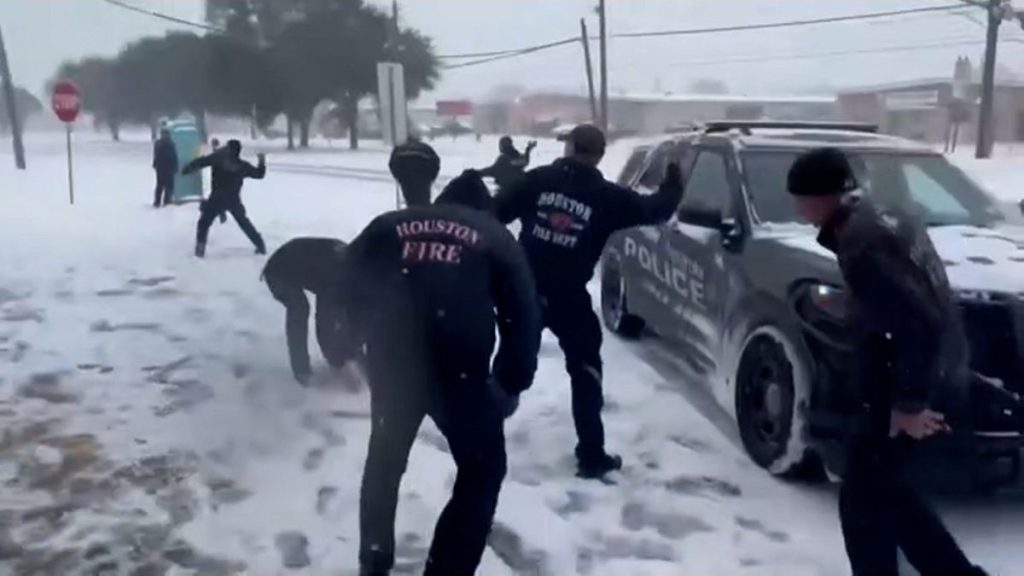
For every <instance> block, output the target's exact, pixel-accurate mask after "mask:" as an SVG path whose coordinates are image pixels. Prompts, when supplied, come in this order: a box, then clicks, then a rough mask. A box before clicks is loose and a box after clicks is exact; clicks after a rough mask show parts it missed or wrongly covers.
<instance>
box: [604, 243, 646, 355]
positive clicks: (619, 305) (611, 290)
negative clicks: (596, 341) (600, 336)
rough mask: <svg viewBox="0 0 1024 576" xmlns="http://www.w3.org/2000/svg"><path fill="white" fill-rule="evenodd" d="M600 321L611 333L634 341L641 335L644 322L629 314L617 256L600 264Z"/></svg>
mask: <svg viewBox="0 0 1024 576" xmlns="http://www.w3.org/2000/svg"><path fill="white" fill-rule="evenodd" d="M601 319H602V320H603V321H604V325H605V326H606V327H607V328H608V329H609V330H611V331H612V332H614V333H616V334H618V335H619V336H622V337H623V338H628V339H630V340H634V339H637V338H639V337H640V336H641V335H643V332H644V320H643V318H640V317H639V316H634V315H633V314H630V312H629V304H628V303H627V301H626V279H625V277H624V276H623V275H622V265H621V263H620V261H619V259H618V257H617V256H613V255H607V256H605V259H604V261H603V263H602V264H601Z"/></svg>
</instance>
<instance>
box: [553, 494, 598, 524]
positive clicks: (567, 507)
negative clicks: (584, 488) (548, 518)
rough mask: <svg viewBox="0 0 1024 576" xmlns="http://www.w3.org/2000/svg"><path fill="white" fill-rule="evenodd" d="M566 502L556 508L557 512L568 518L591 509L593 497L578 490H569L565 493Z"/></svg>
mask: <svg viewBox="0 0 1024 576" xmlns="http://www.w3.org/2000/svg"><path fill="white" fill-rule="evenodd" d="M565 498H566V499H565V502H564V503H562V504H561V505H559V506H557V507H555V508H554V511H555V514H558V515H559V516H561V517H562V518H568V517H569V516H572V515H573V514H579V513H582V512H586V511H587V510H590V506H591V503H592V500H593V499H592V498H591V497H590V496H589V495H587V494H585V493H583V492H578V491H576V490H568V491H566V493H565Z"/></svg>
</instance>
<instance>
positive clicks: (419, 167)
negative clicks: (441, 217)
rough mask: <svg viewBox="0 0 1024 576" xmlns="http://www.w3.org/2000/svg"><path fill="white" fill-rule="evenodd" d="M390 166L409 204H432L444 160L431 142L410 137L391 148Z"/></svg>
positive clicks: (406, 203) (407, 204)
mask: <svg viewBox="0 0 1024 576" xmlns="http://www.w3.org/2000/svg"><path fill="white" fill-rule="evenodd" d="M388 168H389V169H390V170H391V175H392V176H394V178H395V180H397V181H398V185H399V186H400V187H401V188H402V197H403V198H405V205H406V206H427V205H429V204H430V191H431V188H432V187H433V185H434V180H437V175H438V174H440V172H441V159H440V158H439V157H438V156H437V152H435V151H434V149H433V148H431V147H430V145H429V144H426V143H424V142H421V141H420V140H418V139H416V138H413V137H410V138H409V140H407V141H406V142H404V143H402V144H399V145H398V146H395V148H394V150H392V151H391V158H390V160H388Z"/></svg>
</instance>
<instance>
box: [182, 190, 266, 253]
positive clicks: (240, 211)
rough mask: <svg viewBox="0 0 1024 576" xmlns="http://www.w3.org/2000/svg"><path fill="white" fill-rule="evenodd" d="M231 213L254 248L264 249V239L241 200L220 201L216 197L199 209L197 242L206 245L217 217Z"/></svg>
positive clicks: (211, 197)
mask: <svg viewBox="0 0 1024 576" xmlns="http://www.w3.org/2000/svg"><path fill="white" fill-rule="evenodd" d="M224 212H230V213H231V217H232V218H234V219H235V222H236V223H237V224H238V227H239V228H241V229H242V232H244V233H245V235H246V237H247V238H249V241H250V242H252V244H253V246H255V247H256V248H259V249H261V250H262V249H263V248H264V245H263V237H262V236H260V233H259V232H257V231H256V227H255V226H253V225H252V221H250V220H249V217H248V216H246V214H245V205H244V204H242V201H241V200H232V201H224V200H220V199H218V198H217V197H216V196H210V198H209V199H207V200H206V201H204V202H203V203H202V204H201V205H200V207H199V223H198V225H197V226H196V242H198V243H200V244H206V239H207V238H208V237H209V235H210V226H212V225H213V221H214V220H216V219H217V216H218V215H220V214H222V213H224Z"/></svg>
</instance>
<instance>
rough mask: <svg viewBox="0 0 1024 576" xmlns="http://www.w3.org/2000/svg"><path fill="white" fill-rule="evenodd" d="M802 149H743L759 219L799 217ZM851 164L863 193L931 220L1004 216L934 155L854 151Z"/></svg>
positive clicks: (987, 220)
mask: <svg viewBox="0 0 1024 576" xmlns="http://www.w3.org/2000/svg"><path fill="white" fill-rule="evenodd" d="M799 154H800V151H799V150H785V151H780V150H748V151H746V152H744V153H743V156H742V162H743V174H744V177H745V179H746V187H747V193H748V194H749V196H750V200H751V202H752V204H753V206H754V211H755V212H756V214H757V217H758V219H759V220H760V221H761V222H778V223H788V222H800V221H801V218H800V216H799V214H798V213H797V211H796V204H795V203H794V202H793V198H792V197H791V196H790V195H789V192H788V190H787V188H786V177H787V174H788V173H789V168H790V166H792V165H793V161H794V160H796V158H797V156H798V155H799ZM849 157H850V164H851V165H852V166H853V171H854V174H855V175H856V176H857V181H858V182H859V183H860V187H861V189H862V191H863V193H864V194H865V195H867V196H869V197H871V198H872V199H874V200H875V201H876V202H879V203H880V204H884V205H886V206H890V207H892V208H896V209H898V210H901V211H903V212H906V213H908V214H910V215H912V216H914V217H917V218H919V219H921V220H922V221H923V222H925V223H926V224H928V225H949V224H973V225H978V226H986V225H989V224H992V223H993V222H995V221H997V220H1000V219H1002V216H1001V215H1000V214H999V211H998V209H997V208H996V207H995V206H994V204H993V202H992V201H991V200H990V199H989V198H988V196H987V195H986V194H985V192H984V191H983V190H982V189H981V188H980V187H979V186H978V185H977V184H975V183H974V182H973V181H972V180H971V179H970V178H968V177H967V176H966V175H965V174H964V173H963V172H961V171H960V170H959V169H958V168H956V167H955V166H953V165H952V164H950V163H949V161H948V160H946V159H945V158H943V157H942V156H938V155H931V154H893V153H888V154H887V153H879V152H872V153H867V154H858V153H852V154H850V155H849Z"/></svg>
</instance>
